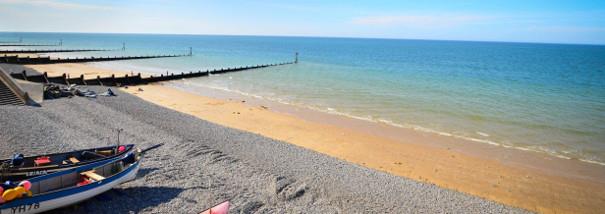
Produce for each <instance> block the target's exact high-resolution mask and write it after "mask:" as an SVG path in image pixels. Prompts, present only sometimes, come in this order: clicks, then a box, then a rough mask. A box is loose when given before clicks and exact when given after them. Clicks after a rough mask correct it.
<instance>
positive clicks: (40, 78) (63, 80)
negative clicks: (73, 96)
mask: <svg viewBox="0 0 605 214" xmlns="http://www.w3.org/2000/svg"><path fill="white" fill-rule="evenodd" d="M295 63H296V62H284V63H275V64H264V65H254V66H244V67H232V68H221V69H212V70H206V71H198V72H189V73H184V72H183V73H180V74H174V73H171V74H167V75H164V74H161V75H160V76H153V75H152V76H149V77H142V76H141V73H138V74H137V75H131V76H129V75H125V76H122V77H117V76H116V75H111V76H110V77H100V76H97V78H93V79H84V75H80V76H79V77H70V76H69V75H67V74H63V75H61V76H55V77H49V76H48V74H47V73H46V72H44V74H41V75H28V74H27V72H26V71H23V72H21V73H11V76H12V77H13V78H15V79H21V80H26V81H31V82H37V83H57V84H65V85H69V84H77V85H101V86H126V85H130V86H132V85H140V84H148V83H154V82H162V81H170V80H177V79H185V78H194V77H204V76H209V75H213V74H223V73H229V72H237V71H244V70H251V69H258V68H266V67H272V66H280V65H288V64H295Z"/></svg>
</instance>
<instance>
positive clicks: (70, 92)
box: [44, 84, 116, 99]
mask: <svg viewBox="0 0 605 214" xmlns="http://www.w3.org/2000/svg"><path fill="white" fill-rule="evenodd" d="M98 95H99V96H105V97H111V96H116V94H115V93H114V92H113V91H112V90H111V89H110V88H108V89H107V91H106V92H103V93H101V94H98ZM74 96H80V97H88V98H96V97H97V93H96V92H94V91H92V90H89V89H87V88H82V87H81V86H78V85H76V84H71V85H69V86H65V85H59V84H46V85H45V86H44V99H58V98H62V97H68V98H71V97H74Z"/></svg>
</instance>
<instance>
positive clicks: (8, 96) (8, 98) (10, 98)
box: [0, 81, 25, 105]
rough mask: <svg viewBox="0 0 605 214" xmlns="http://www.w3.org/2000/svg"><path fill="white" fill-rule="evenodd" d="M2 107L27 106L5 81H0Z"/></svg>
mask: <svg viewBox="0 0 605 214" xmlns="http://www.w3.org/2000/svg"><path fill="white" fill-rule="evenodd" d="M0 105H25V103H24V102H23V100H21V99H20V98H19V97H18V96H17V95H16V94H15V93H14V92H13V91H12V90H10V88H8V86H6V84H4V82H3V81H0Z"/></svg>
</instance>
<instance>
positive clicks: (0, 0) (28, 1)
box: [0, 0, 113, 10]
mask: <svg viewBox="0 0 605 214" xmlns="http://www.w3.org/2000/svg"><path fill="white" fill-rule="evenodd" d="M0 4H12V5H28V6H35V7H49V8H55V9H63V10H112V9H113V8H112V7H107V6H101V5H92V4H80V3H69V2H62V1H56V0H0Z"/></svg>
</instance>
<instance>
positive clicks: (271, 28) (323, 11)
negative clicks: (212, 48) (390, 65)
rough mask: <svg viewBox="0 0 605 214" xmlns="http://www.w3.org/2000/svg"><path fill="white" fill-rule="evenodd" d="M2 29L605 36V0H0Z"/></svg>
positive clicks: (578, 39)
mask: <svg viewBox="0 0 605 214" xmlns="http://www.w3.org/2000/svg"><path fill="white" fill-rule="evenodd" d="M0 31H8V32H95V33H99V32H100V33H161V34H213V35H215V34H219V35H276V36H317V37H362V38H398V39H437V40H472V41H507V42H543V43H578V44H605V0H575V1H560V0H550V1H547V0H543V1H536V0H526V1H523V0H507V1H490V0H450V1H434V0H423V1H417V0H416V1H406V0H374V1H356V0H289V1H286V0H256V1H254V0H115V1H112V0H106V1H102V0H0Z"/></svg>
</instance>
